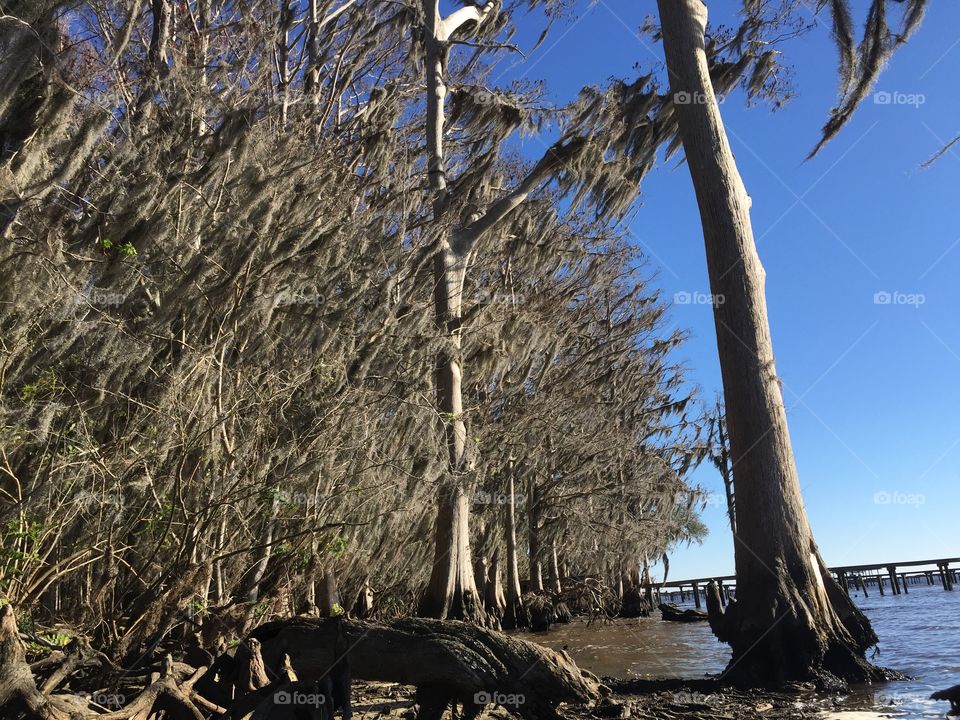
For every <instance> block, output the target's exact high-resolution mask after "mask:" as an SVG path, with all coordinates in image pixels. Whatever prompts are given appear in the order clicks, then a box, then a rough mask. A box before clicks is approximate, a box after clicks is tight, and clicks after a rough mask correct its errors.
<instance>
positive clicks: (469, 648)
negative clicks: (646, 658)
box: [236, 618, 603, 720]
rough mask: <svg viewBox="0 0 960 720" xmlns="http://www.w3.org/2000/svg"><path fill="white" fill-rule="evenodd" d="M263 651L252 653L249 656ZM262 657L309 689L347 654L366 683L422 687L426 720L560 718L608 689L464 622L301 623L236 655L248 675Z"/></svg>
mask: <svg viewBox="0 0 960 720" xmlns="http://www.w3.org/2000/svg"><path fill="white" fill-rule="evenodd" d="M251 647H253V648H255V649H256V652H255V653H250V650H249V648H251ZM257 653H259V654H260V655H261V657H262V661H263V664H264V667H265V668H266V669H267V671H268V673H269V672H276V668H280V667H282V665H283V662H284V659H285V657H289V662H290V665H291V667H292V669H293V671H294V672H295V673H296V675H297V677H299V678H300V680H302V681H312V680H315V679H318V678H321V677H324V676H325V675H327V674H328V673H329V671H330V669H331V667H332V666H333V665H334V663H336V662H337V661H338V659H339V658H340V657H341V656H342V654H343V653H346V654H347V656H348V659H349V666H350V674H351V675H352V676H353V677H354V678H358V679H361V680H380V681H387V682H398V683H403V684H407V685H414V686H416V687H417V701H418V703H419V704H420V713H419V715H418V718H419V720H431V719H436V718H439V717H440V716H441V715H442V714H443V711H444V710H445V709H446V707H447V706H448V705H450V704H451V703H462V704H463V713H462V716H463V717H474V716H476V715H477V714H478V713H479V712H480V711H481V710H482V709H483V708H484V706H486V705H487V704H500V705H503V706H504V707H506V708H507V709H508V710H510V711H511V712H514V713H516V714H517V715H520V716H521V717H524V718H530V719H531V720H538V719H541V718H555V717H557V711H556V708H557V705H558V704H559V703H561V702H572V703H589V702H594V701H596V700H598V699H599V698H600V697H601V694H602V689H603V686H602V685H601V684H600V682H599V680H598V679H597V678H596V677H595V676H593V675H591V674H590V673H587V672H584V671H581V670H580V669H579V668H578V667H577V666H576V664H574V662H573V660H571V659H570V657H569V656H568V655H567V654H566V653H561V652H556V651H554V650H551V649H549V648H544V647H540V646H539V645H535V644H534V643H531V642H527V641H525V640H520V639H517V638H512V637H510V636H507V635H504V634H503V633H500V632H497V631H494V630H489V629H486V628H481V627H477V626H475V625H471V624H469V623H463V622H457V621H449V620H448V621H441V620H428V619H423V618H411V619H404V620H398V621H395V622H393V623H392V624H390V625H380V624H376V623H369V622H361V621H356V620H347V619H339V618H338V619H326V620H316V619H309V618H297V619H292V620H284V621H277V622H271V623H268V624H266V625H263V626H261V627H259V628H256V629H255V630H254V631H252V632H251V634H250V636H249V637H248V638H247V641H246V642H245V643H243V644H241V646H240V648H239V649H238V651H237V654H236V660H237V666H238V668H242V667H243V666H244V665H245V664H248V663H249V662H250V661H251V660H254V662H256V660H255V658H253V657H252V655H255V654H257Z"/></svg>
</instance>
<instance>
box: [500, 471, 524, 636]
mask: <svg viewBox="0 0 960 720" xmlns="http://www.w3.org/2000/svg"><path fill="white" fill-rule="evenodd" d="M509 474H510V479H509V483H510V489H509V501H508V502H507V520H506V533H505V534H506V536H507V607H506V609H505V610H504V613H503V628H504V630H513V629H514V628H518V627H526V626H527V625H529V624H530V619H529V616H528V614H527V611H526V608H524V605H523V596H522V594H521V592H520V568H519V564H518V562H517V518H516V509H515V503H516V495H515V493H514V486H513V461H511V462H510V469H509Z"/></svg>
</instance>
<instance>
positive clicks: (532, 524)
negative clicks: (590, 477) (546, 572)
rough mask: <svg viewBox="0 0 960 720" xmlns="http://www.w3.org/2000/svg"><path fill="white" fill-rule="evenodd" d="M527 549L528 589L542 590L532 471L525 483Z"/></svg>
mask: <svg viewBox="0 0 960 720" xmlns="http://www.w3.org/2000/svg"><path fill="white" fill-rule="evenodd" d="M527 549H528V551H529V553H530V590H531V591H533V592H543V562H542V561H541V559H540V498H539V495H538V493H537V480H536V477H535V476H534V475H533V473H531V474H530V482H529V484H528V485H527Z"/></svg>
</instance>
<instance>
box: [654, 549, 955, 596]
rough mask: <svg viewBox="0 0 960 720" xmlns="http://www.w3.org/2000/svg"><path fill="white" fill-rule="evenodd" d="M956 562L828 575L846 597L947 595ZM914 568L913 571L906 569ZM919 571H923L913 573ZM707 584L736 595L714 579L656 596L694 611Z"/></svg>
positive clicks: (838, 570)
mask: <svg viewBox="0 0 960 720" xmlns="http://www.w3.org/2000/svg"><path fill="white" fill-rule="evenodd" d="M958 564H960V558H941V559H938V560H911V561H909V562H896V563H877V564H874V565H843V566H839V567H832V568H830V572H831V573H833V576H834V577H835V578H836V579H837V582H839V583H840V585H841V587H843V589H844V590H846V591H847V594H849V593H850V587H851V586H853V588H854V589H856V590H858V591H860V592H862V593H863V594H864V596H865V597H866V596H868V594H869V592H870V591H869V590H868V587H869V588H874V589H875V590H876V591H877V592H879V593H880V594H881V595H885V594H886V590H887V589H888V588H889V590H890V592H891V593H892V594H894V595H900V594H909V592H910V586H911V585H936V584H938V583H939V584H940V585H942V586H943V589H944V590H947V591H951V590H953V586H954V585H955V584H957V583H958V582H960V569H958V568H956V567H953V568H951V567H950V566H951V565H954V566H957V565H958ZM909 568H914V569H909ZM917 568H923V569H917ZM711 581H714V582H716V583H717V585H718V587H719V589H720V596H721V598H723V600H724V602H726V600H727V598H728V596H730V595H735V594H736V581H737V578H736V576H735V575H716V576H714V577H702V578H692V579H689V580H668V581H667V582H665V583H663V584H662V585H659V589H660V594H661V595H662V596H669V597H670V598H671V599H673V597H674V595H679V599H680V602H684V601H686V599H687V596H688V595H692V596H693V602H694V604H695V606H696V607H697V608H699V607H701V603H702V602H703V599H704V598H705V591H706V586H707V584H708V583H710V582H711Z"/></svg>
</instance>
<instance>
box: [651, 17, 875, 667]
mask: <svg viewBox="0 0 960 720" xmlns="http://www.w3.org/2000/svg"><path fill="white" fill-rule="evenodd" d="M658 6H659V9H660V22H661V29H662V35H663V44H664V52H665V55H666V60H667V69H668V71H669V74H670V86H671V91H672V93H673V96H674V98H678V97H684V98H689V99H690V102H687V103H677V104H676V114H677V121H678V124H679V133H680V137H681V140H682V141H683V147H684V152H685V154H686V159H687V166H688V167H689V169H690V176H691V178H692V179H693V185H694V188H695V190H696V195H697V202H698V205H699V208H700V218H701V223H702V226H703V235H704V241H705V244H706V251H707V267H708V272H709V275H710V286H711V290H712V292H713V294H714V296H715V297H716V298H718V299H720V301H719V302H716V303H714V320H715V324H716V331H717V346H718V353H719V356H720V367H721V372H722V376H723V387H724V397H725V400H726V408H727V425H728V431H729V435H730V447H731V453H732V455H733V474H734V485H735V488H736V496H737V501H738V502H737V505H738V507H737V521H738V522H737V529H738V536H737V543H736V568H737V602H736V603H733V604H732V605H731V607H734V608H736V610H735V611H731V610H728V612H727V616H726V620H727V622H728V625H729V630H730V632H729V633H727V634H728V636H729V640H730V645H731V646H732V648H733V658H732V660H731V663H730V666H729V667H728V671H727V672H728V674H729V677H730V678H731V679H734V680H735V681H738V682H746V683H751V684H753V683H767V682H779V681H784V680H794V679H815V678H824V677H829V675H825V673H828V674H832V675H833V676H837V677H841V678H843V679H846V680H865V679H868V678H871V677H877V675H878V673H879V671H878V670H877V669H876V668H874V667H873V666H871V665H870V664H869V663H868V662H867V661H866V659H865V658H864V650H865V649H866V648H867V647H869V646H870V645H871V644H873V643H875V642H876V635H875V634H874V633H873V630H872V628H871V627H870V624H869V622H868V621H867V620H866V618H865V617H864V616H863V615H862V613H860V611H859V610H857V609H856V608H855V607H854V606H853V604H852V602H851V601H850V600H849V598H847V597H846V595H845V594H844V593H843V592H840V591H839V587H838V586H837V585H836V582H835V581H834V580H833V579H832V577H831V576H830V574H829V572H827V571H826V569H825V567H824V564H823V562H822V560H821V559H820V554H819V551H818V549H817V546H816V544H815V542H814V540H813V535H812V532H811V530H810V525H809V522H808V521H807V516H806V512H805V510H804V506H803V500H802V498H801V495H800V483H799V480H798V477H797V471H796V466H795V464H794V459H793V451H792V449H791V447H790V437H789V434H788V432H787V417H786V412H785V409H784V406H783V398H782V396H781V392H780V385H779V382H778V380H777V376H776V371H775V369H774V358H773V348H772V344H771V340H770V328H769V323H768V320H767V307H766V300H765V297H764V270H763V268H762V266H761V264H760V259H759V257H758V255H757V250H756V246H755V244H754V239H753V231H752V229H751V225H750V212H749V211H750V202H751V201H750V198H749V197H748V196H747V192H746V189H745V188H744V185H743V182H742V180H741V178H740V174H739V172H738V171H737V167H736V164H735V162H734V158H733V153H732V152H731V151H730V144H729V142H728V141H727V136H726V133H725V131H724V127H723V123H722V120H721V117H720V109H719V106H718V104H717V100H716V97H715V95H714V92H713V86H712V84H711V81H710V75H709V71H708V61H707V56H706V52H705V49H704V31H705V27H706V21H707V10H706V7H705V6H704V5H703V3H702V2H700V0H658ZM681 93H682V94H683V95H681Z"/></svg>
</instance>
